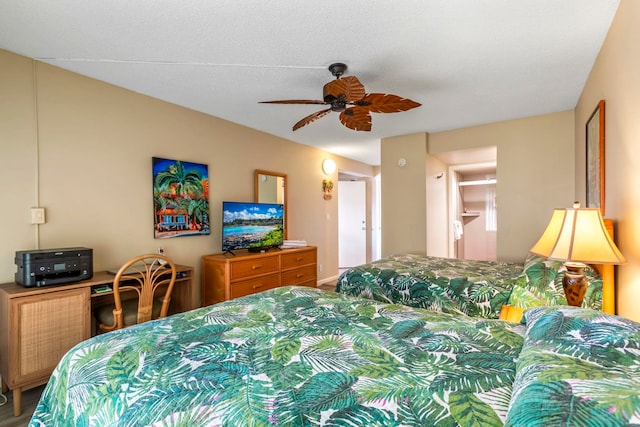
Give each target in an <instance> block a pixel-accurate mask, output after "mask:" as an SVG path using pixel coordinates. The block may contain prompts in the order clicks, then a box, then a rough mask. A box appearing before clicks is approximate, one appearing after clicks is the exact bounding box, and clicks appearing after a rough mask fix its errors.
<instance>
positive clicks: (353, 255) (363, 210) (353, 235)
mask: <svg viewBox="0 0 640 427" xmlns="http://www.w3.org/2000/svg"><path fill="white" fill-rule="evenodd" d="M366 261H367V188H366V182H365V181H356V180H350V181H338V268H339V269H340V271H342V270H344V269H346V268H350V267H355V266H357V265H361V264H365V263H366Z"/></svg>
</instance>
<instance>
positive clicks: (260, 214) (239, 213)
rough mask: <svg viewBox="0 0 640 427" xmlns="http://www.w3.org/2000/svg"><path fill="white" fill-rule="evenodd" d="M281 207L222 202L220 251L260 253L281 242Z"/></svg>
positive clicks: (282, 227) (282, 211)
mask: <svg viewBox="0 0 640 427" xmlns="http://www.w3.org/2000/svg"><path fill="white" fill-rule="evenodd" d="M283 231H284V205H282V204H278V203H253V202H222V250H223V251H224V252H231V253H233V250H234V249H236V250H238V249H248V250H249V251H251V252H261V251H265V250H267V249H270V248H273V247H278V246H280V245H282V242H283Z"/></svg>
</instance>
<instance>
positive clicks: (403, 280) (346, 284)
mask: <svg viewBox="0 0 640 427" xmlns="http://www.w3.org/2000/svg"><path fill="white" fill-rule="evenodd" d="M521 273H522V263H502V262H492V261H474V260H464V259H451V258H440V257H431V256H429V257H425V256H422V255H415V254H402V255H392V256H390V257H387V258H384V259H381V260H378V261H374V262H372V263H370V264H364V265H361V266H357V267H354V268H350V269H349V270H347V271H345V272H344V273H343V274H342V275H341V276H340V277H339V278H338V283H337V285H336V291H337V292H340V293H343V294H345V295H351V296H360V297H365V298H372V299H375V300H377V301H383V302H389V303H395V304H403V305H408V306H411V307H419V308H426V309H429V310H433V311H440V312H444V313H458V314H466V315H468V316H479V317H485V318H489V319H497V318H498V317H499V315H500V309H501V308H502V306H503V305H504V304H507V302H508V300H509V296H510V294H511V290H512V289H513V286H514V284H515V280H516V278H517V277H518V276H519V275H520V274H521Z"/></svg>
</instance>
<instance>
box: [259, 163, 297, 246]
mask: <svg viewBox="0 0 640 427" xmlns="http://www.w3.org/2000/svg"><path fill="white" fill-rule="evenodd" d="M254 199H255V201H256V202H258V203H281V204H283V205H284V209H283V212H284V233H283V235H284V238H285V239H287V232H288V231H289V227H288V225H287V219H288V215H287V174H284V173H280V172H270V171H265V170H260V169H256V171H255V186H254Z"/></svg>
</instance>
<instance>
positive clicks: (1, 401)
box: [0, 375, 7, 406]
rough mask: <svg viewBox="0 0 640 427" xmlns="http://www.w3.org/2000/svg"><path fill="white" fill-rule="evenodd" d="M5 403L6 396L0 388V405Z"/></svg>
mask: <svg viewBox="0 0 640 427" xmlns="http://www.w3.org/2000/svg"><path fill="white" fill-rule="evenodd" d="M0 384H2V375H0ZM6 404H7V396H5V395H4V394H2V390H0V406H2V405H6Z"/></svg>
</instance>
